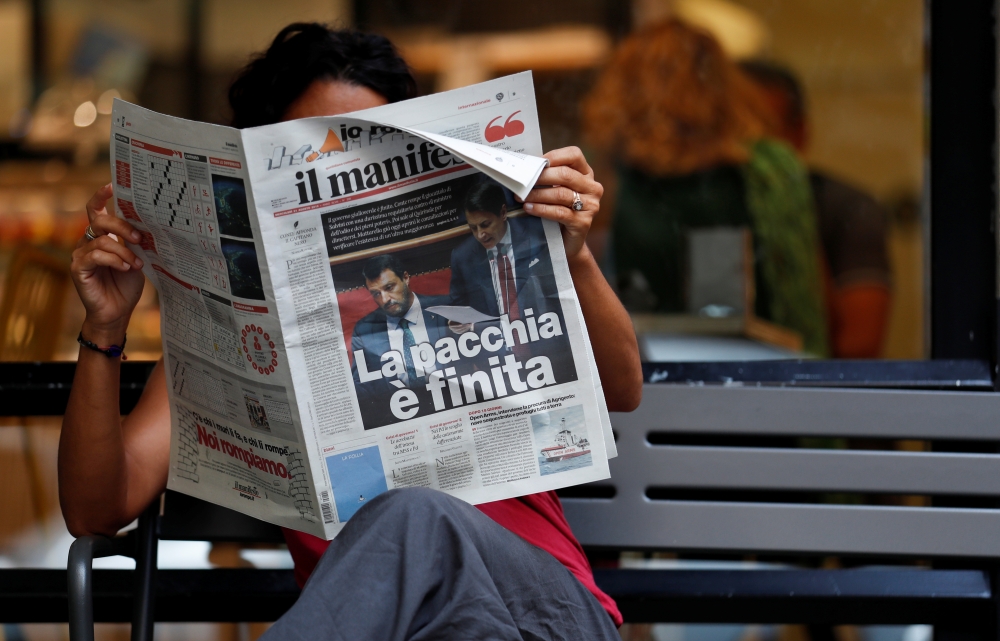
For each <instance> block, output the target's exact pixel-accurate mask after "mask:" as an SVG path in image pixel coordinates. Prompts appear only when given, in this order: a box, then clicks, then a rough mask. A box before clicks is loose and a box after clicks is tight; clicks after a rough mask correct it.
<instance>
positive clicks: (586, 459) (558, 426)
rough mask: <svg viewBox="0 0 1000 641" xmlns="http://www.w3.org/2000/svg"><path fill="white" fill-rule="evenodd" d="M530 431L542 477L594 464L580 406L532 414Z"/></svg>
mask: <svg viewBox="0 0 1000 641" xmlns="http://www.w3.org/2000/svg"><path fill="white" fill-rule="evenodd" d="M531 428H532V430H533V431H534V434H535V446H536V447H537V448H538V467H539V470H540V473H541V475H542V476H546V475H548V474H555V473H557V472H568V471H569V470H576V469H579V468H581V467H590V466H591V465H593V464H594V459H593V457H592V456H591V454H590V440H588V438H587V424H586V422H585V421H584V418H583V406H582V405H573V406H572V407H566V408H562V409H558V410H550V411H548V412H539V413H538V414H532V416H531Z"/></svg>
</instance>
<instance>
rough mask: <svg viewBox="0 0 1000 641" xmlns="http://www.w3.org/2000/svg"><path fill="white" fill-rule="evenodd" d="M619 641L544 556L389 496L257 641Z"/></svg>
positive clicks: (461, 516) (426, 503)
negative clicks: (559, 640)
mask: <svg viewBox="0 0 1000 641" xmlns="http://www.w3.org/2000/svg"><path fill="white" fill-rule="evenodd" d="M262 639H263V641H277V640H279V639H302V640H306V639H308V640H309V641H313V640H316V639H343V640H345V641H348V640H349V641H362V640H363V641H381V640H383V639H384V640H386V641H390V640H392V641H396V640H398V641H403V640H404V639H407V640H414V641H416V640H424V639H427V640H430V639H434V640H449V639H462V640H466V639H503V640H507V639H511V640H515V639H517V640H520V639H524V640H525V641H542V640H546V641H547V640H549V639H573V640H574V641H575V640H579V639H602V640H604V639H607V640H614V641H620V637H619V635H618V631H617V630H616V629H615V626H614V623H613V622H612V621H611V617H610V616H609V615H608V613H607V612H605V611H604V609H603V608H602V607H601V605H600V603H598V601H597V599H596V598H595V597H594V596H593V595H592V594H591V593H590V592H589V591H587V589H586V588H585V587H583V585H582V584H581V583H580V582H579V581H578V580H577V579H576V577H574V576H573V575H572V574H571V573H570V572H569V570H567V569H566V568H565V567H563V565H562V564H561V563H559V561H557V560H556V559H555V558H554V557H553V556H552V555H551V554H549V553H548V552H545V551H544V550H540V549H539V548H536V547H535V546H533V545H531V544H529V543H527V542H526V541H524V540H523V539H522V538H520V537H519V536H517V535H516V534H513V533H511V532H509V531H507V530H506V529H504V528H503V527H502V526H500V525H498V524H497V523H495V522H494V521H493V520H491V519H490V518H489V517H488V516H486V515H485V514H483V513H482V512H480V511H479V510H477V509H476V508H474V507H473V506H471V505H469V504H468V503H465V502H464V501H460V500H458V499H455V498H452V497H450V496H448V495H446V494H443V493H441V492H436V491H434V490H427V489H420V488H413V489H405V490H392V491H390V492H386V493H384V494H382V495H380V496H378V497H376V498H375V499H373V500H372V502H371V503H369V504H368V505H366V506H365V507H363V508H361V509H360V510H358V512H357V513H356V514H355V515H354V516H353V517H352V518H351V520H350V521H348V523H347V525H346V526H345V527H344V529H343V531H342V532H341V533H340V534H339V535H337V538H335V539H334V540H333V541H332V542H331V543H330V547H329V548H328V549H327V551H326V553H325V554H324V555H323V558H322V559H321V560H320V562H319V565H318V566H317V567H316V570H315V572H313V574H312V576H311V577H310V578H309V581H308V583H306V586H305V589H304V590H303V591H302V596H301V597H299V600H298V602H297V603H296V604H295V605H294V606H293V607H292V609H291V610H289V611H288V612H287V613H286V614H285V616H283V617H281V619H280V620H279V621H278V622H277V623H275V624H274V626H273V627H272V628H271V629H270V630H268V632H267V633H266V634H265V635H264V637H262Z"/></svg>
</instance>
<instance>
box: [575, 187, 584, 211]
mask: <svg viewBox="0 0 1000 641" xmlns="http://www.w3.org/2000/svg"><path fill="white" fill-rule="evenodd" d="M573 211H583V200H581V199H580V194H578V193H576V192H575V191H574V192H573Z"/></svg>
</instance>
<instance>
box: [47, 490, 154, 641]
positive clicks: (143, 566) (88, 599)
mask: <svg viewBox="0 0 1000 641" xmlns="http://www.w3.org/2000/svg"><path fill="white" fill-rule="evenodd" d="M159 516H160V500H159V497H157V499H156V500H154V501H153V502H152V503H151V504H150V505H149V507H147V508H146V510H145V511H144V512H143V513H142V515H141V516H140V517H139V527H138V528H137V529H135V530H133V531H131V532H129V533H128V534H126V535H125V536H119V537H115V538H113V539H110V538H108V537H106V536H81V537H80V538H78V539H77V540H75V541H73V545H71V546H70V548H69V559H68V561H67V563H66V581H67V593H66V596H67V599H68V600H69V638H70V641H94V583H93V576H94V559H98V558H101V557H105V556H117V555H121V556H128V557H131V558H133V559H135V578H134V589H133V592H132V594H133V597H132V598H133V604H132V641H152V639H153V601H154V600H155V593H154V581H155V577H156V553H157V549H158V545H157V544H158V539H157V535H158V530H159Z"/></svg>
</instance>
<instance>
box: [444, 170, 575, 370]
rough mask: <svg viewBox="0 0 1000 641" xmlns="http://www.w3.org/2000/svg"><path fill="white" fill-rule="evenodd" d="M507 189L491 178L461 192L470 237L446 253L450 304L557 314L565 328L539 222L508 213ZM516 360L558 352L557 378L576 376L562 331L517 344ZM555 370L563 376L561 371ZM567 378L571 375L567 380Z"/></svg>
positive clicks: (520, 314) (516, 315)
mask: <svg viewBox="0 0 1000 641" xmlns="http://www.w3.org/2000/svg"><path fill="white" fill-rule="evenodd" d="M508 202H512V201H509V200H508V197H507V192H506V191H505V190H504V188H503V187H502V186H501V185H500V184H499V183H497V182H495V181H493V180H489V179H486V180H483V181H482V182H479V183H477V184H475V185H473V186H472V187H471V188H470V189H469V191H468V193H467V194H466V196H465V202H464V207H465V219H466V222H467V223H468V225H469V229H471V230H472V236H471V237H470V238H467V239H466V240H465V241H464V242H463V243H462V244H460V245H459V246H458V247H456V248H455V249H454V250H453V251H452V253H451V288H450V289H451V304H452V305H467V306H469V307H472V308H474V309H476V310H478V311H480V312H482V313H484V314H487V315H489V316H494V317H499V316H501V315H503V314H507V315H508V318H509V320H510V321H515V320H522V321H523V320H524V319H525V317H526V315H533V316H534V317H535V318H538V317H539V316H541V315H542V314H545V313H547V312H555V313H557V314H558V315H559V318H560V322H561V325H562V327H564V328H565V327H566V324H565V320H564V319H563V314H562V307H561V305H560V304H559V290H558V287H557V285H556V279H555V274H554V273H553V270H552V259H551V257H550V255H549V245H548V242H547V241H546V239H545V229H544V228H543V227H542V220H541V219H540V218H538V217H536V216H531V215H527V214H526V215H523V216H517V217H513V218H512V217H508V216H507V210H508ZM513 351H514V352H515V353H516V354H517V356H518V357H519V360H526V359H527V358H530V356H532V355H539V354H548V355H553V354H557V355H558V356H559V358H558V359H557V360H556V361H553V365H554V366H556V373H557V380H559V382H564V381H566V380H575V379H576V376H575V370H574V369H573V358H572V355H571V352H570V349H569V344H568V342H566V336H565V334H564V335H563V336H562V337H561V338H560V339H551V340H548V341H542V342H535V343H531V344H523V345H518V346H517V348H516V349H514V350H513ZM560 371H561V372H562V375H560ZM567 377H570V378H567Z"/></svg>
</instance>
